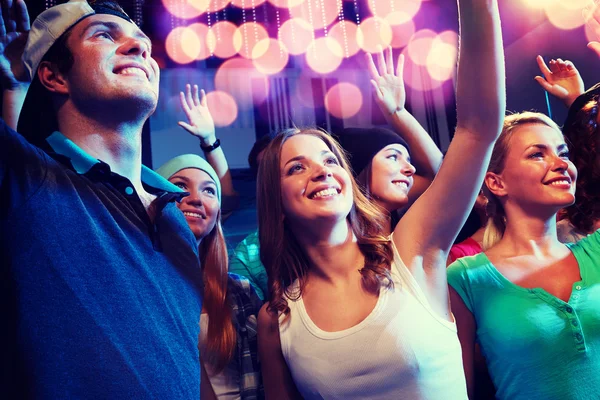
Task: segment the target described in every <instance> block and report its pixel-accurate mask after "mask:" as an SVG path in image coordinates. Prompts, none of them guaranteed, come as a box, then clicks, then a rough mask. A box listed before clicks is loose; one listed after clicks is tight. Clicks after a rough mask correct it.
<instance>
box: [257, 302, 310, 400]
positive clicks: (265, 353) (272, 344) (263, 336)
mask: <svg viewBox="0 0 600 400" xmlns="http://www.w3.org/2000/svg"><path fill="white" fill-rule="evenodd" d="M268 306H269V303H267V304H265V305H263V307H262V308H261V309H260V312H259V313H258V356H259V358H260V362H261V371H262V376H263V383H264V387H265V397H266V398H267V399H269V400H270V399H273V400H287V399H301V398H302V396H300V393H299V392H298V389H297V388H296V385H295V384H294V380H293V379H292V375H291V374H290V370H289V369H288V366H287V364H286V362H285V359H284V358H283V353H282V352H281V340H280V338H279V321H278V320H277V316H276V315H274V314H272V313H270V312H269V311H267V307H268Z"/></svg>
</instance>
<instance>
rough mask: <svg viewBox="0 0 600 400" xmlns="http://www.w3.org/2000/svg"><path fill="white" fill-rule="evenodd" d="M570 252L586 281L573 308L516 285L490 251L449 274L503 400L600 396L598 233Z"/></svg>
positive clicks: (571, 302) (578, 287) (578, 289)
mask: <svg viewBox="0 0 600 400" xmlns="http://www.w3.org/2000/svg"><path fill="white" fill-rule="evenodd" d="M567 246H569V248H570V249H571V251H572V252H573V255H574V256H575V258H576V259H577V262H578V263H579V269H580V272H581V278H582V279H581V281H579V282H575V283H573V290H572V293H571V297H570V299H569V301H568V302H564V301H562V300H560V299H558V298H556V297H554V296H552V295H550V294H549V293H548V292H546V291H545V290H543V289H540V288H535V289H526V288H523V287H520V286H517V285H515V284H513V283H512V282H510V281H509V280H508V279H506V278H505V277H504V276H502V275H501V274H500V272H498V270H497V269H496V268H495V267H494V266H493V265H492V264H491V263H490V261H489V259H488V258H487V256H486V255H485V254H484V253H481V254H478V255H475V256H471V257H465V258H461V259H459V260H457V261H456V262H454V263H453V264H452V265H451V266H450V267H449V268H448V283H449V284H450V285H451V286H452V287H453V288H454V289H455V290H456V291H457V292H458V294H459V295H460V296H461V298H462V299H463V301H464V303H465V305H466V306H467V308H468V309H469V310H470V311H471V312H472V313H473V316H474V317H475V321H476V323H477V332H476V334H477V341H478V342H479V344H480V346H481V351H482V353H483V355H484V357H485V359H486V362H487V366H488V370H489V373H490V377H491V378H492V381H493V382H494V385H495V386H496V389H497V393H496V396H497V398H499V399H510V400H517V399H527V400H534V399H540V400H541V399H544V400H552V399H556V400H568V399H598V398H600V230H599V231H596V232H595V233H593V234H592V235H589V236H588V237H586V238H584V239H582V240H581V241H579V242H578V243H576V244H568V245H567Z"/></svg>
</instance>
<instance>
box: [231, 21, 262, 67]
mask: <svg viewBox="0 0 600 400" xmlns="http://www.w3.org/2000/svg"><path fill="white" fill-rule="evenodd" d="M268 38H269V34H268V33H267V30H266V29H265V28H264V27H263V26H262V25H261V24H259V23H257V22H246V23H245V24H242V25H240V26H239V27H238V28H237V31H236V32H235V35H234V36H233V44H234V47H235V48H236V50H237V51H238V53H240V55H241V56H242V57H245V58H252V50H253V49H254V46H256V44H257V43H258V42H260V41H261V40H264V39H268Z"/></svg>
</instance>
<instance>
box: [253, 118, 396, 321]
mask: <svg viewBox="0 0 600 400" xmlns="http://www.w3.org/2000/svg"><path fill="white" fill-rule="evenodd" d="M295 135H312V136H315V137H317V138H319V139H321V140H322V141H323V142H324V143H325V144H326V145H327V147H328V148H329V150H331V152H332V153H333V154H334V155H335V156H336V157H337V159H338V161H339V162H340V166H341V167H342V168H344V170H346V172H348V175H349V176H350V180H351V186H352V193H353V199H354V204H353V207H352V209H351V210H350V214H349V215H348V221H349V222H350V226H351V229H352V231H353V233H354V235H355V236H356V238H357V242H358V246H359V249H360V251H361V253H362V254H363V255H364V257H365V265H364V267H363V268H362V269H361V271H360V272H361V275H362V280H363V285H364V286H365V288H367V289H368V290H373V291H375V290H378V289H379V288H380V287H381V285H382V284H383V285H385V286H386V287H387V288H390V287H392V286H393V284H392V280H391V274H390V266H391V263H392V260H393V257H394V255H393V250H392V245H391V243H390V240H389V238H387V237H385V236H383V235H381V232H383V227H384V226H385V224H386V217H385V215H384V214H383V213H382V212H381V210H379V209H378V208H377V207H376V206H375V205H374V204H372V203H371V202H370V201H369V200H367V198H366V197H365V195H364V193H363V192H362V191H361V190H360V188H359V186H358V185H357V184H356V181H355V180H354V178H352V173H351V172H350V168H349V166H348V160H347V158H346V155H345V154H344V152H343V150H342V149H341V147H340V145H339V144H338V143H337V142H336V141H335V139H333V138H332V137H331V136H330V135H329V134H328V133H326V132H323V131H320V130H317V129H303V130H300V129H289V130H286V131H284V132H281V133H279V134H278V135H277V136H275V138H274V139H273V140H272V141H271V143H270V144H269V146H268V147H267V148H266V149H265V151H264V155H263V159H262V161H261V163H260V167H259V172H258V181H257V204H258V235H259V241H260V259H261V261H262V263H263V265H264V266H265V268H266V270H267V275H268V277H269V302H270V303H269V311H271V312H277V313H282V314H285V315H287V314H288V313H289V311H290V309H289V307H288V304H287V300H286V297H287V298H299V297H300V296H301V294H302V290H303V288H304V285H305V283H306V274H307V272H308V269H309V268H310V264H311V262H310V260H309V259H308V256H307V255H306V252H305V251H304V250H303V249H302V247H301V246H300V244H299V243H298V241H297V240H296V238H295V237H294V235H293V233H292V231H291V229H290V228H289V226H288V225H287V221H286V220H285V219H284V213H283V205H282V202H281V172H280V156H281V149H282V147H283V145H284V143H285V142H286V141H287V140H288V139H289V138H290V137H292V136H295ZM295 280H298V281H299V291H298V292H297V293H291V292H290V290H289V289H290V285H291V284H292V283H293V282H294V281H295Z"/></svg>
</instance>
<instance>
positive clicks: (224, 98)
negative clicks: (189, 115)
mask: <svg viewBox="0 0 600 400" xmlns="http://www.w3.org/2000/svg"><path fill="white" fill-rule="evenodd" d="M206 101H207V103H208V110H209V111H210V115H211V116H212V117H213V120H214V121H215V126H228V125H231V124H232V123H233V121H235V120H236V118H237V116H238V107H237V104H236V102H235V99H234V98H233V97H232V96H231V95H230V94H229V93H226V92H221V91H219V90H215V91H214V92H210V93H208V94H207V95H206Z"/></svg>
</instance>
